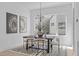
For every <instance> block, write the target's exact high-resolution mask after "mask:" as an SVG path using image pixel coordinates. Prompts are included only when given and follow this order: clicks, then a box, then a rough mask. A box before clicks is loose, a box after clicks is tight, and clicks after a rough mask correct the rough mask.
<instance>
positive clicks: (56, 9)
mask: <svg viewBox="0 0 79 59" xmlns="http://www.w3.org/2000/svg"><path fill="white" fill-rule="evenodd" d="M52 4H53V3H52ZM44 6H46V5H44V4H43V7H42V12H41V13H42V15H47V14H53V15H54V14H57V15H60V14H61V15H65V16H67V35H66V36H60V41H61V44H62V45H66V46H73V10H72V3H69V4H68V3H65V4H62V3H61V4H60V5H56V6H55V5H54V6H52V5H50V7H45V8H44ZM39 13H40V11H39V9H36V10H31V20H32V22H31V24H32V25H31V30H32V31H33V19H34V18H33V17H34V16H35V15H37V14H39ZM32 33H33V32H32Z"/></svg>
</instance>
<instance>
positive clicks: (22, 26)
mask: <svg viewBox="0 0 79 59" xmlns="http://www.w3.org/2000/svg"><path fill="white" fill-rule="evenodd" d="M19 32H20V33H26V32H27V18H26V17H24V16H19Z"/></svg>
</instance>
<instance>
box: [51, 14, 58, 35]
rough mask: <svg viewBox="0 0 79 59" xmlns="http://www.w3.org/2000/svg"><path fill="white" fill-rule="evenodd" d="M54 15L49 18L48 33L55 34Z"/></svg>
mask: <svg viewBox="0 0 79 59" xmlns="http://www.w3.org/2000/svg"><path fill="white" fill-rule="evenodd" d="M56 23H57V22H56V15H53V17H52V18H51V19H50V34H51V35H56V34H57V25H56Z"/></svg>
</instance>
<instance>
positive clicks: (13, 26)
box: [6, 12, 17, 33]
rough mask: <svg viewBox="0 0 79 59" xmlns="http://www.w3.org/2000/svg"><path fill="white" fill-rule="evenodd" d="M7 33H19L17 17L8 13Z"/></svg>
mask: <svg viewBox="0 0 79 59" xmlns="http://www.w3.org/2000/svg"><path fill="white" fill-rule="evenodd" d="M6 32H7V33H17V15H15V14H12V13H8V12H7V13H6Z"/></svg>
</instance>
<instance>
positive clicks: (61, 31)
mask: <svg viewBox="0 0 79 59" xmlns="http://www.w3.org/2000/svg"><path fill="white" fill-rule="evenodd" d="M57 21H58V35H66V25H67V24H66V21H67V17H66V16H64V15H58V16H57Z"/></svg>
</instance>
